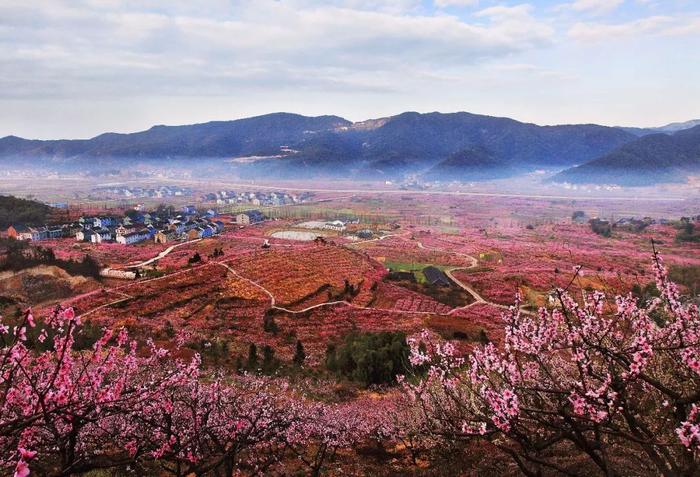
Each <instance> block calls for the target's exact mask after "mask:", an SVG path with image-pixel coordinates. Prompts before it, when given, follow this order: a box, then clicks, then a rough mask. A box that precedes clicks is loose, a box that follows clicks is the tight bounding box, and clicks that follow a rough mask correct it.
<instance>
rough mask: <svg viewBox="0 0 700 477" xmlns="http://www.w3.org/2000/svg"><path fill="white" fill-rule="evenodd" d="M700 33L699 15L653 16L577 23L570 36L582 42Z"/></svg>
mask: <svg viewBox="0 0 700 477" xmlns="http://www.w3.org/2000/svg"><path fill="white" fill-rule="evenodd" d="M682 35H700V18H699V17H682V18H680V17H673V16H664V15H658V16H652V17H647V18H641V19H637V20H632V21H628V22H623V23H613V24H611V23H576V24H574V25H573V26H572V27H571V28H570V29H569V36H570V37H571V38H573V39H575V40H577V41H581V42H595V41H610V40H618V39H622V38H631V37H638V36H682Z"/></svg>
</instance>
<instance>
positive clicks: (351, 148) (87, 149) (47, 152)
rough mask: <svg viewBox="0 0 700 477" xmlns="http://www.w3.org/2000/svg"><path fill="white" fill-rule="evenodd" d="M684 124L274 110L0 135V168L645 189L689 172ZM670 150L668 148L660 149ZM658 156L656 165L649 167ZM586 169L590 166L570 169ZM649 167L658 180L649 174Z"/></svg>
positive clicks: (688, 143) (688, 142)
mask: <svg viewBox="0 0 700 477" xmlns="http://www.w3.org/2000/svg"><path fill="white" fill-rule="evenodd" d="M685 125H687V126H692V123H686V124H685ZM685 125H680V124H676V125H669V126H666V127H664V128H665V129H664V128H659V129H664V132H663V133H659V132H658V131H649V130H642V129H638V128H637V129H635V128H616V127H606V126H600V125H595V124H578V125H560V126H539V125H536V124H530V123H523V122H519V121H516V120H513V119H509V118H502V117H492V116H484V115H477V114H471V113H466V112H460V113H449V114H442V113H427V114H419V113H415V112H407V113H402V114H399V115H397V116H391V117H387V118H380V119H372V120H367V121H362V122H355V123H353V122H351V121H348V120H346V119H343V118H341V117H338V116H319V117H306V116H301V115H297V114H290V113H273V114H268V115H264V116H257V117H252V118H246V119H239V120H234V121H213V122H208V123H202V124H193V125H185V126H163V125H159V126H153V127H152V128H150V129H148V130H146V131H141V132H136V133H131V134H117V133H105V134H101V135H99V136H96V137H94V138H92V139H82V140H65V139H64V140H30V139H22V138H19V137H16V136H8V137H5V138H2V139H0V162H3V163H6V164H14V165H26V164H35V165H37V166H39V165H41V166H42V167H45V168H56V169H58V168H65V169H71V170H94V169H96V168H105V167H111V168H114V167H117V168H118V167H128V166H131V165H134V164H143V163H153V164H163V163H164V161H167V162H165V163H167V164H181V165H186V166H190V167H191V166H192V165H193V164H198V165H200V164H201V165H204V164H206V165H211V164H215V165H216V167H217V171H218V172H217V173H219V172H221V171H222V170H223V171H230V172H232V173H235V174H237V175H239V176H241V177H245V178H313V177H337V178H340V177H342V178H363V179H366V178H377V179H384V178H387V179H388V178H400V177H406V176H416V177H423V178H425V179H430V180H485V179H493V178H500V177H509V176H514V175H517V174H521V173H526V172H531V171H533V170H536V169H546V170H562V169H563V170H564V172H562V173H561V174H559V175H558V176H555V178H556V180H567V181H579V180H584V179H585V180H592V181H594V182H597V181H599V180H600V177H598V176H597V174H598V172H597V171H599V170H600V168H602V167H611V168H614V167H616V164H617V162H621V163H624V164H627V166H625V165H622V166H620V169H621V170H622V169H624V168H625V167H628V165H629V164H630V162H633V163H634V162H635V161H641V163H643V164H644V166H643V167H641V168H638V169H639V170H643V171H644V174H647V173H648V175H649V178H650V179H649V181H647V182H656V181H657V179H659V180H664V181H666V180H676V179H677V176H678V174H681V173H685V172H686V171H687V170H689V169H693V168H694V167H695V165H694V164H695V163H696V162H697V160H696V159H697V157H696V156H695V155H694V154H695V151H696V149H695V148H694V146H693V145H692V144H694V142H693V141H694V139H692V138H694V137H695V136H694V134H689V137H688V138H685V131H694V130H696V129H700V127H696V128H690V129H685V128H684V126H685ZM678 129H680V132H676V133H674V134H673V135H669V134H666V133H665V132H668V131H674V130H678ZM641 131H644V132H641ZM640 136H641V137H640ZM676 143H678V144H676ZM670 144H675V146H674V147H672V148H670V149H668V150H666V149H665V148H666V145H670ZM660 149H663V151H664V158H665V159H664V160H663V161H662V162H658V161H656V158H657V154H658V151H659V150H660ZM676 159H677V161H680V162H678V163H677V161H676ZM587 163H590V164H592V165H591V166H590V167H591V168H586V167H587V166H580V167H576V168H573V169H572V166H575V165H577V164H587ZM596 164H597V165H596ZM657 168H662V169H663V171H664V173H659V174H657V173H654V172H653V171H655V170H656V169H657ZM581 171H583V172H581ZM630 183H635V180H632V181H631V182H630Z"/></svg>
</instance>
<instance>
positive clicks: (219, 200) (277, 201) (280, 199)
mask: <svg viewBox="0 0 700 477" xmlns="http://www.w3.org/2000/svg"><path fill="white" fill-rule="evenodd" d="M312 197H313V194H312V193H311V192H302V193H300V194H298V195H297V194H288V193H286V192H236V191H232V190H221V191H218V192H211V193H209V194H205V195H204V196H202V200H203V201H205V202H216V204H217V205H256V206H278V205H291V204H301V203H303V202H308V201H309V200H310V199H311V198H312Z"/></svg>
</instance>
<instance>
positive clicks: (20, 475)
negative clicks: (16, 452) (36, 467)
mask: <svg viewBox="0 0 700 477" xmlns="http://www.w3.org/2000/svg"><path fill="white" fill-rule="evenodd" d="M28 475H29V466H28V465H27V463H26V462H25V461H23V460H20V461H19V462H17V466H16V467H15V477H27V476H28Z"/></svg>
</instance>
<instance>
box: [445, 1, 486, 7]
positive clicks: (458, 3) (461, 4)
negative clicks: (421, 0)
mask: <svg viewBox="0 0 700 477" xmlns="http://www.w3.org/2000/svg"><path fill="white" fill-rule="evenodd" d="M478 4H479V0H435V6H436V7H438V8H447V7H473V6H475V5H478Z"/></svg>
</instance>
